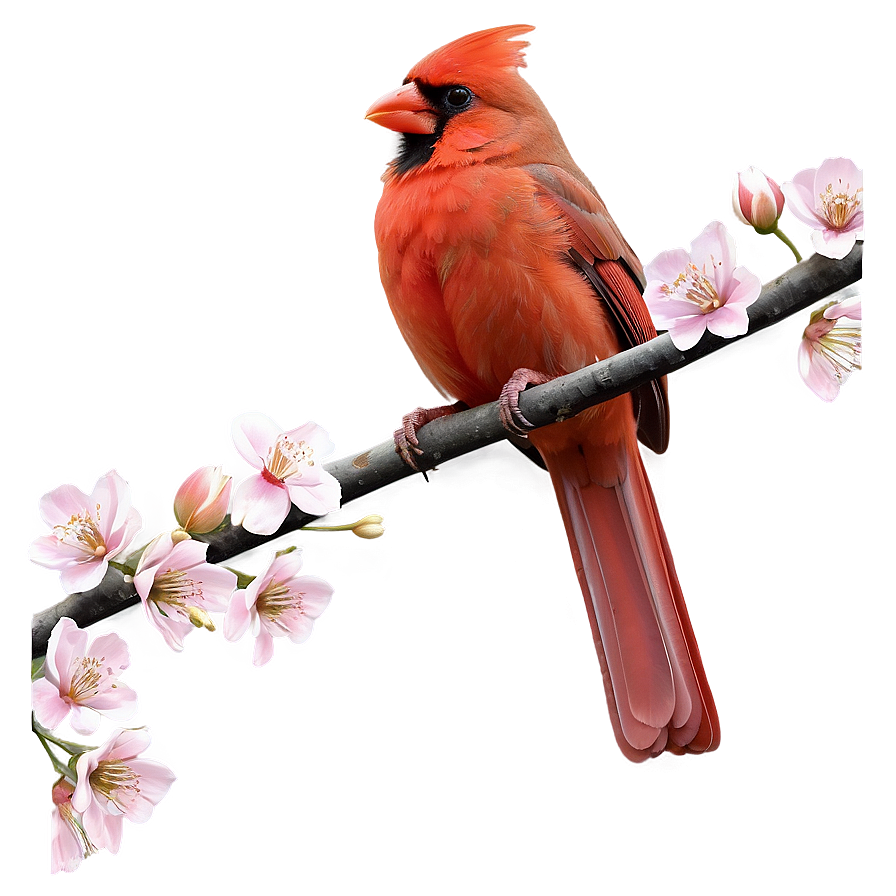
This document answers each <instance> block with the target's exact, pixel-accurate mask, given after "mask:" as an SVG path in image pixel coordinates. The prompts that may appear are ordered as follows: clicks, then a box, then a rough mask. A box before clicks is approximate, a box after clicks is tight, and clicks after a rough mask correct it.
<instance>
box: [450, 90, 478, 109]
mask: <svg viewBox="0 0 896 896" xmlns="http://www.w3.org/2000/svg"><path fill="white" fill-rule="evenodd" d="M472 99H473V91H471V90H470V88H469V87H449V88H448V90H447V91H446V93H445V102H446V103H447V104H448V105H449V106H450V107H451V108H452V109H454V110H457V109H462V108H463V107H464V106H466V105H468V104H469V102H470V101H471V100H472Z"/></svg>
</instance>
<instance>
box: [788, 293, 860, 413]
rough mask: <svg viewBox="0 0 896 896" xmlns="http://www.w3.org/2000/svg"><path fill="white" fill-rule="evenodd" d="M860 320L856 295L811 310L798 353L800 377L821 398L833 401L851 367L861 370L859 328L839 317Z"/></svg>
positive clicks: (852, 369) (858, 300)
mask: <svg viewBox="0 0 896 896" xmlns="http://www.w3.org/2000/svg"><path fill="white" fill-rule="evenodd" d="M844 318H846V319H848V320H861V319H862V302H861V299H860V298H859V297H858V296H855V297H852V298H849V299H845V300H844V301H842V302H830V303H828V304H827V305H825V306H824V307H822V308H819V309H817V310H816V311H813V312H812V315H811V316H810V318H809V326H808V327H806V329H805V330H804V331H803V338H802V340H801V341H800V348H799V354H798V361H799V369H800V376H801V377H802V378H803V380H804V381H805V383H806V385H807V386H808V387H809V388H810V389H811V390H812V391H813V392H814V393H815V394H816V395H817V396H818V397H819V398H821V399H823V400H824V401H833V400H834V399H835V398H836V397H837V395H838V394H839V393H840V386H841V385H843V383H845V382H846V380H847V379H848V378H849V376H850V374H851V373H852V372H853V371H854V370H861V369H862V330H861V328H860V327H858V326H850V325H849V324H846V323H843V324H841V323H840V321H841V320H842V319H844Z"/></svg>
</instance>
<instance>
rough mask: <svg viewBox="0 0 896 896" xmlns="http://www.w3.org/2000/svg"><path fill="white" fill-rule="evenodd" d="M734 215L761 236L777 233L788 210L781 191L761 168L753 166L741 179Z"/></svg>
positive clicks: (735, 198) (734, 201)
mask: <svg viewBox="0 0 896 896" xmlns="http://www.w3.org/2000/svg"><path fill="white" fill-rule="evenodd" d="M733 204H734V214H736V215H737V217H738V218H740V220H741V221H743V222H744V224H749V225H750V227H752V228H754V229H755V230H756V232H757V233H762V234H767V233H774V230H775V227H776V226H777V224H778V218H780V217H781V212H782V211H783V209H784V194H783V193H782V192H781V188H780V187H779V186H778V185H777V184H776V183H775V182H774V181H773V180H772V179H771V178H770V177H767V176H766V175H765V174H763V173H762V172H761V171H760V170H759V169H758V168H754V167H752V166H750V167H749V168H747V170H746V171H741V172H740V173H739V174H738V175H737V182H736V183H735V185H734V196H733Z"/></svg>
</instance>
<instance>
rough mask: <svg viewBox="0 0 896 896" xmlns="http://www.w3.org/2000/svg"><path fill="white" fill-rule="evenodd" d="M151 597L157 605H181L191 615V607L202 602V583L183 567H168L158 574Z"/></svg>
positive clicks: (151, 590) (150, 593)
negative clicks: (189, 574)
mask: <svg viewBox="0 0 896 896" xmlns="http://www.w3.org/2000/svg"><path fill="white" fill-rule="evenodd" d="M149 599H150V600H151V601H154V602H155V604H156V606H158V605H159V604H168V605H169V606H172V607H179V608H180V609H182V610H184V611H185V612H186V613H187V614H188V615H189V612H190V608H193V609H195V605H196V604H197V603H201V602H202V585H201V584H200V583H199V582H195V581H193V579H191V578H190V577H189V576H188V575H187V574H186V572H184V571H183V570H182V569H166V570H165V572H163V573H159V574H157V575H156V578H155V581H154V582H153V583H152V588H151V589H150V592H149ZM191 621H192V620H191Z"/></svg>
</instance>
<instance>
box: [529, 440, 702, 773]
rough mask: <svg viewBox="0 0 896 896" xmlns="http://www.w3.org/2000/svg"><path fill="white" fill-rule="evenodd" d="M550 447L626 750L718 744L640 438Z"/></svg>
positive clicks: (636, 753)
mask: <svg viewBox="0 0 896 896" xmlns="http://www.w3.org/2000/svg"><path fill="white" fill-rule="evenodd" d="M550 428H552V427H550ZM543 454H544V458H545V461H546V463H547V467H548V470H549V471H550V473H551V478H552V480H553V483H554V488H555V490H556V493H557V498H558V500H559V503H560V509H561V512H562V514H563V521H564V523H565V524H566V532H567V535H568V536H569V544H570V548H571V550H572V555H573V560H574V561H575V566H576V572H577V574H578V577H579V583H580V584H581V586H582V593H583V594H584V597H585V606H586V609H587V611H588V617H589V619H590V620H591V630H592V633H593V635H594V644H595V646H596V648H597V655H598V659H599V660H600V666H601V670H602V672H603V679H604V688H605V690H606V694H607V703H608V705H609V709H610V717H611V720H612V723H613V729H614V732H615V734H616V740H617V742H618V743H619V747H620V748H621V750H622V752H623V753H624V754H625V756H626V757H628V758H629V759H631V760H632V761H634V762H641V761H643V760H644V759H647V758H648V757H650V756H657V755H659V754H660V753H662V752H663V751H664V750H668V751H670V752H672V753H679V754H681V753H703V752H707V751H709V750H714V749H716V747H718V745H719V720H718V716H717V714H716V708H715V704H714V702H713V699H712V694H711V693H710V690H709V685H708V683H707V681H706V673H705V672H704V671H703V663H702V662H701V659H700V651H699V650H698V648H697V642H696V640H695V638H694V632H693V629H692V628H691V622H690V619H689V617H688V612H687V608H686V607H685V603H684V598H683V597H682V594H681V586H680V585H679V584H678V577H677V576H676V574H675V567H674V565H673V563H672V555H671V553H670V551H669V544H668V542H667V540H666V534H665V532H664V531H663V526H662V523H661V522H660V518H659V514H658V512H657V507H656V501H655V500H654V497H653V490H652V489H651V487H650V483H649V481H648V479H647V473H646V471H645V469H644V463H643V461H642V460H641V455H640V452H639V451H638V447H637V445H636V444H630V445H629V444H625V443H617V444H616V445H606V444H602V445H597V446H589V445H587V444H586V445H581V446H579V445H570V444H568V443H567V444H566V445H565V446H564V447H562V448H561V449H560V450H559V452H555V453H551V452H543ZM608 455H609V456H608ZM608 470H610V471H611V472H609V473H608Z"/></svg>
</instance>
